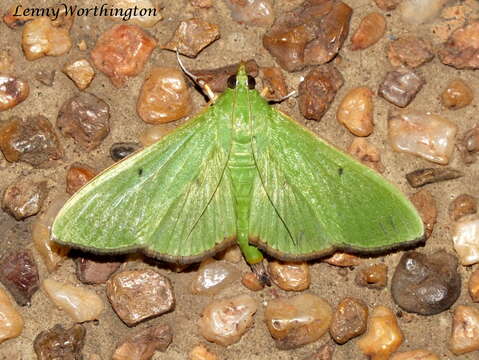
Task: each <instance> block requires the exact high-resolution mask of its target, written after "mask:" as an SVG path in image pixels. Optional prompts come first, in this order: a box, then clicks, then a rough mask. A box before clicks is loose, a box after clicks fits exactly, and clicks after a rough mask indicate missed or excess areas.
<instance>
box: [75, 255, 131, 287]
mask: <svg viewBox="0 0 479 360" xmlns="http://www.w3.org/2000/svg"><path fill="white" fill-rule="evenodd" d="M75 264H76V275H77V278H78V280H80V281H81V282H82V283H84V284H104V283H105V282H106V281H107V280H108V279H109V278H110V276H111V275H112V274H113V273H114V272H115V271H117V270H118V269H119V268H120V265H121V264H122V263H121V262H120V261H115V260H114V258H112V257H108V256H100V255H88V257H78V258H77V259H75Z"/></svg>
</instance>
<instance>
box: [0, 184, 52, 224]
mask: <svg viewBox="0 0 479 360" xmlns="http://www.w3.org/2000/svg"><path fill="white" fill-rule="evenodd" d="M47 194H48V189H47V182H46V181H45V180H42V181H33V180H31V179H29V178H24V177H20V178H17V179H16V180H15V181H14V182H13V183H11V184H10V185H8V187H7V188H6V189H5V191H4V192H3V196H2V208H3V210H5V211H6V212H7V213H9V214H10V215H12V216H13V217H14V218H15V219H16V220H23V219H25V218H27V217H29V216H33V215H36V214H38V213H39V212H40V210H41V209H42V206H43V203H44V201H45V198H46V197H47Z"/></svg>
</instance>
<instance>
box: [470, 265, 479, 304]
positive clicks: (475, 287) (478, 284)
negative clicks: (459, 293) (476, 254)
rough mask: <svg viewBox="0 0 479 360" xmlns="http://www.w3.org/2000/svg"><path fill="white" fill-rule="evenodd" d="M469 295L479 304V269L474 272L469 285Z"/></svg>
mask: <svg viewBox="0 0 479 360" xmlns="http://www.w3.org/2000/svg"><path fill="white" fill-rule="evenodd" d="M468 289H469V295H470V296H471V299H472V301H474V302H479V269H476V270H474V272H473V273H472V274H471V276H470V278H469V283H468Z"/></svg>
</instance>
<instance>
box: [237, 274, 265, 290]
mask: <svg viewBox="0 0 479 360" xmlns="http://www.w3.org/2000/svg"><path fill="white" fill-rule="evenodd" d="M241 283H242V284H243V285H244V287H245V288H247V289H250V290H251V291H260V290H263V289H264V283H263V282H262V281H261V280H260V279H259V278H258V277H257V276H256V274H255V273H252V272H248V273H246V274H244V275H243V277H242V278H241Z"/></svg>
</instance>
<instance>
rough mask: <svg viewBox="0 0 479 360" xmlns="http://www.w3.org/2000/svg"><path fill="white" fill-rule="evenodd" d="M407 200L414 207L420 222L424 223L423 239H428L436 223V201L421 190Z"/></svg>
mask: <svg viewBox="0 0 479 360" xmlns="http://www.w3.org/2000/svg"><path fill="white" fill-rule="evenodd" d="M409 200H411V202H412V203H413V205H414V206H415V207H416V209H417V211H418V212H419V215H420V216H421V219H422V222H423V223H424V230H425V231H424V237H425V239H429V237H430V236H431V234H432V231H433V230H434V225H435V224H436V222H437V205H436V200H435V199H434V197H433V196H432V194H431V192H430V191H428V190H426V189H422V190H419V191H418V192H415V193H414V194H412V195H411V196H410V197H409Z"/></svg>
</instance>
